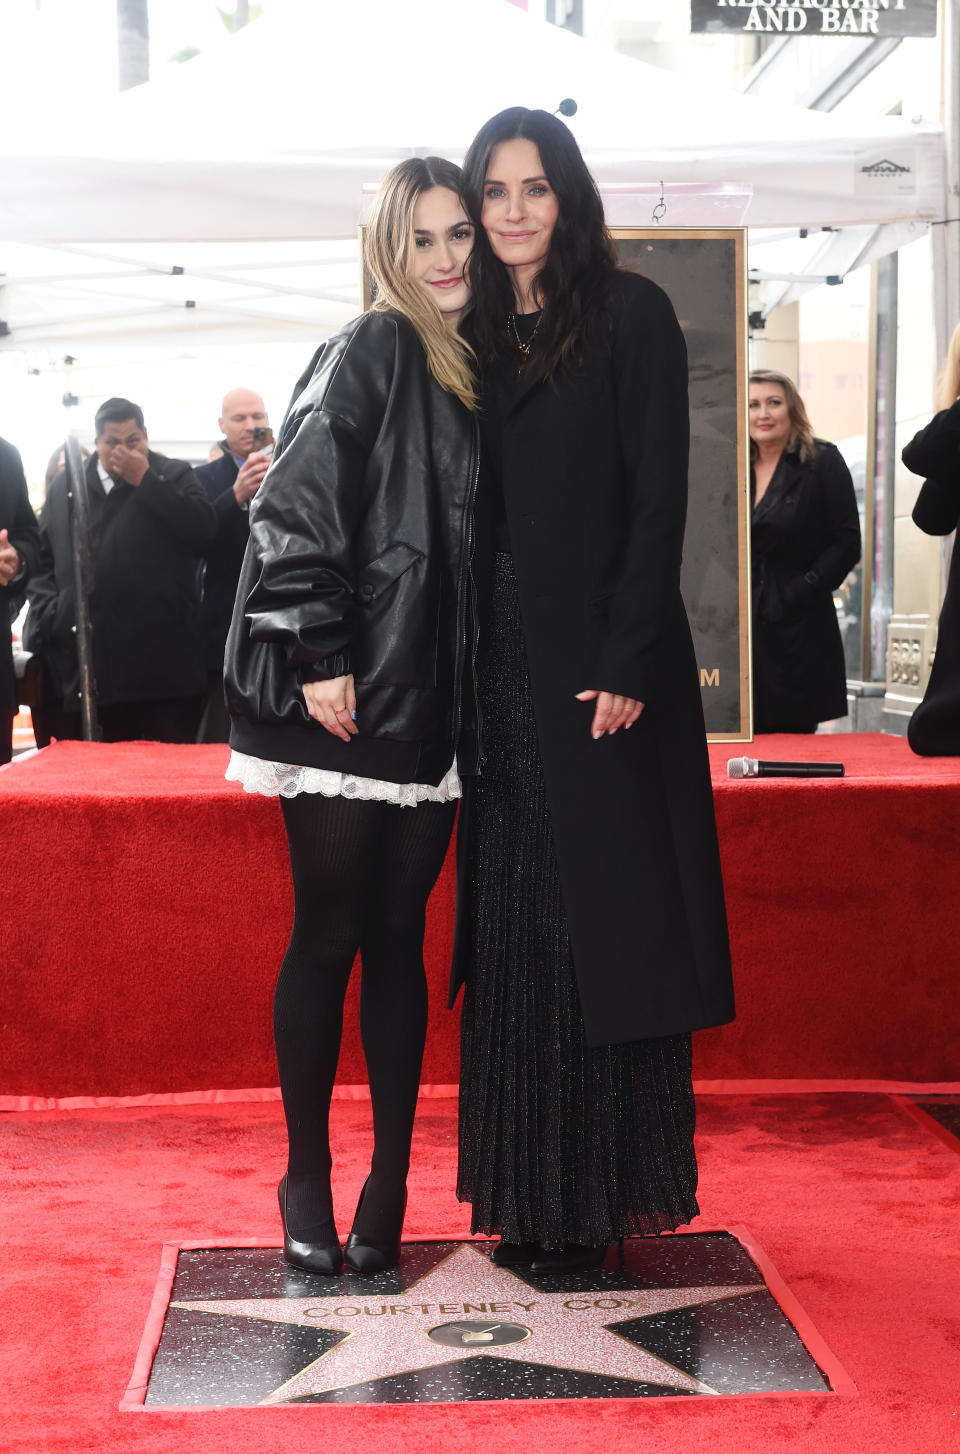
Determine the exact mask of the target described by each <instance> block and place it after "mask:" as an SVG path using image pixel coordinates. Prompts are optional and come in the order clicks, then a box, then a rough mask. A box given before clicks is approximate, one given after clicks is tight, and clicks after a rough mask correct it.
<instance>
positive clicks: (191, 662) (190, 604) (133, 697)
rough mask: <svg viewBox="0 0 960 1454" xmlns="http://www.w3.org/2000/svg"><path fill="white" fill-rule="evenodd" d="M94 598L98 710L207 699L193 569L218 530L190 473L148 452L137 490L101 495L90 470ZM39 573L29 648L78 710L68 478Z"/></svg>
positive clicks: (92, 467)
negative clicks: (121, 704)
mask: <svg viewBox="0 0 960 1454" xmlns="http://www.w3.org/2000/svg"><path fill="white" fill-rule="evenodd" d="M86 471H87V488H88V491H89V500H90V545H91V555H92V562H93V589H92V591H91V595H90V627H91V635H92V639H93V664H94V675H95V678H96V684H97V699H98V701H100V702H102V703H104V704H107V703H111V702H156V701H163V700H164V699H173V698H178V697H190V696H201V695H202V694H203V692H205V691H206V686H207V673H206V669H205V667H204V663H203V651H202V648H201V643H200V633H199V609H200V597H199V590H198V586H197V565H198V562H199V557H200V553H201V551H202V549H203V547H204V545H205V544H206V543H207V541H208V540H211V539H212V538H213V535H214V532H215V531H216V528H217V521H216V516H215V514H214V512H213V506H212V505H211V504H210V502H209V500H208V499H207V497H206V495H205V494H204V493H203V490H202V489H201V488H200V486H199V485H198V484H197V480H196V476H195V475H194V473H193V470H192V469H191V468H190V466H189V465H188V464H186V463H185V462H184V461H183V460H179V459H167V458H166V457H165V456H164V455H160V454H154V452H153V451H152V450H151V451H150V468H149V469H148V470H147V473H146V474H145V475H144V477H143V479H142V480H141V482H140V484H139V485H136V486H134V485H128V484H125V483H120V484H115V485H114V486H113V488H112V489H111V490H110V493H109V494H106V493H105V492H104V488H103V485H102V484H101V483H100V475H99V472H98V470H97V456H96V455H95V454H94V455H92V456H91V457H90V459H89V460H88V461H87V466H86ZM40 534H41V544H42V549H41V557H40V565H39V567H38V569H37V572H36V574H35V576H34V577H33V579H32V580H31V582H30V584H29V587H28V589H27V598H28V600H29V602H30V610H29V612H28V614H27V622H26V626H25V628H24V645H25V646H27V647H28V648H29V650H31V651H36V652H39V653H40V654H41V655H42V656H43V657H44V658H45V660H46V663H47V666H48V668H49V670H50V674H51V676H52V678H53V680H54V682H55V684H56V687H57V689H58V690H59V692H60V693H61V695H62V697H63V700H64V706H65V707H66V708H67V709H68V710H70V709H76V710H79V700H78V694H79V666H78V662H77V646H76V635H75V634H74V630H73V627H74V621H75V619H76V616H75V606H74V591H73V551H72V544H71V536H70V514H69V506H68V500H67V477H66V475H65V474H60V475H58V476H57V478H56V479H55V480H54V481H53V484H52V485H51V486H50V490H49V493H48V494H47V499H46V503H45V505H44V507H43V511H42V513H41V516H40Z"/></svg>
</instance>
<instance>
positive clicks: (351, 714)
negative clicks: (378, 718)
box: [350, 712, 357, 722]
mask: <svg viewBox="0 0 960 1454" xmlns="http://www.w3.org/2000/svg"><path fill="white" fill-rule="evenodd" d="M350 716H351V717H352V718H353V720H354V722H356V720H357V714H356V712H351V713H350Z"/></svg>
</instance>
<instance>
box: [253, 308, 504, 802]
mask: <svg viewBox="0 0 960 1454" xmlns="http://www.w3.org/2000/svg"><path fill="white" fill-rule="evenodd" d="M478 469H479V452H478V443H477V428H476V423H475V420H474V418H473V417H472V416H471V414H470V412H469V411H468V410H467V409H466V408H464V406H463V405H462V404H461V403H460V402H459V400H458V399H457V398H456V397H455V396H454V395H453V394H450V393H448V392H447V391H446V390H444V389H442V388H441V387H440V385H439V384H438V383H437V382H436V380H435V379H434V378H433V375H432V374H431V373H430V371H429V369H428V368H427V360H426V354H425V353H424V350H423V346H422V344H421V343H420V340H419V338H418V336H417V334H416V332H415V330H414V329H413V327H412V325H411V324H410V323H409V322H408V321H407V320H406V319H405V318H403V317H402V316H400V315H398V314H394V313H365V314H363V315H362V317H360V318H358V319H356V320H355V321H354V322H353V323H351V324H349V325H348V326H347V327H346V328H345V329H343V330H342V332H340V333H338V334H337V335H336V336H335V337H334V338H331V339H329V340H328V341H327V343H325V344H324V345H323V347H322V348H321V349H320V350H319V352H318V353H317V354H316V355H315V357H314V359H313V360H312V361H311V364H310V367H309V369H308V370H307V372H306V373H305V374H304V376H303V378H302V379H301V380H300V382H299V383H298V385H297V389H296V391H295V393H294V397H293V401H292V403H291V405H290V408H289V410H288V412H287V417H286V419H285V420H284V423H283V427H282V430H281V433H280V438H279V440H278V444H277V449H276V453H275V456H274V460H273V463H272V464H271V466H270V469H269V470H268V472H267V474H266V476H265V478H264V481H263V483H262V485H261V486H260V489H259V490H258V491H257V494H256V496H255V497H254V500H253V501H252V503H251V507H250V542H249V545H248V547H247V553H246V556H245V558H244V562H243V569H242V571H241V574H240V582H239V587H238V591H237V600H236V605H235V607H234V613H233V621H232V624H231V627H230V634H229V636H228V638H227V649H226V661H225V667H224V678H225V688H226V696H227V705H228V707H229V710H230V715H231V718H232V726H231V733H230V742H231V745H232V746H233V747H234V748H236V749H237V750H238V751H241V752H245V753H249V754H251V755H252V756H254V757H260V758H265V759H267V760H270V761H275V762H287V763H298V764H302V765H305V766H309V767H319V768H327V769H331V770H334V771H338V772H350V773H353V774H356V775H358V776H362V777H372V778H379V779H382V780H385V781H387V782H423V783H439V782H440V781H441V779H442V778H443V776H444V774H445V773H446V772H447V770H448V768H449V767H450V765H451V763H452V762H453V759H454V754H455V753H456V755H457V759H458V762H459V764H460V767H461V770H462V771H464V772H468V773H469V772H472V771H475V770H476V758H477V754H478V747H477V733H476V723H475V720H474V717H475V709H474V707H473V693H472V687H471V681H472V672H471V666H472V659H473V652H474V633H475V624H474V614H475V613H474V611H473V608H472V598H473V587H472V580H471V576H470V556H471V552H472V546H473V502H474V496H475V493H476V485H477V474H478ZM345 672H352V673H353V676H354V681H355V684H356V692H357V723H356V725H357V728H358V729H359V733H358V736H356V737H353V738H351V740H350V742H341V741H340V740H339V739H338V738H336V737H334V736H332V734H330V733H329V732H327V731H326V729H325V728H323V727H321V726H320V725H319V723H317V722H315V721H313V719H312V718H311V717H310V716H309V714H308V713H307V709H306V705H305V703H304V700H303V694H302V692H301V684H302V683H303V682H305V681H317V680H323V679H326V678H330V677H334V676H339V675H342V674H343V673H345Z"/></svg>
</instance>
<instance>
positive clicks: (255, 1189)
mask: <svg viewBox="0 0 960 1454" xmlns="http://www.w3.org/2000/svg"><path fill="white" fill-rule="evenodd" d="M369 1123H370V1107H369V1104H368V1103H364V1102H363V1101H337V1102H336V1103H335V1105H334V1115H333V1138H332V1139H333V1152H334V1164H335V1167H336V1181H335V1187H334V1201H335V1205H336V1210H337V1219H338V1225H339V1227H340V1229H341V1231H342V1232H343V1233H345V1232H346V1230H347V1228H348V1227H349V1224H350V1218H351V1216H352V1212H353V1206H354V1203H355V1200H356V1197H357V1194H358V1191H359V1188H360V1185H361V1183H362V1179H363V1177H364V1175H365V1172H366V1168H367V1164H368V1159H369V1152H370V1124H369ZM698 1151H699V1156H700V1163H701V1187H700V1203H701V1206H702V1208H703V1214H704V1215H703V1220H704V1222H705V1223H708V1224H709V1225H711V1226H730V1225H739V1224H742V1225H744V1226H745V1227H746V1228H747V1230H748V1232H749V1233H750V1234H751V1237H752V1238H753V1239H754V1240H755V1241H756V1242H757V1243H758V1244H759V1246H760V1247H762V1248H763V1249H764V1250H765V1251H766V1253H767V1254H768V1256H769V1257H770V1259H771V1260H772V1262H773V1265H774V1267H775V1268H776V1269H777V1271H778V1272H779V1273H780V1275H781V1276H782V1277H783V1279H784V1280H785V1282H786V1283H787V1286H788V1287H789V1289H790V1291H791V1292H792V1293H793V1295H794V1296H795V1297H796V1298H797V1299H798V1300H799V1302H800V1304H801V1305H802V1307H803V1309H804V1311H805V1313H806V1314H807V1316H808V1318H809V1319H810V1320H811V1321H812V1323H813V1325H814V1327H815V1328H816V1329H817V1330H818V1332H819V1334H820V1335H821V1337H822V1338H823V1339H824V1341H825V1342H826V1344H827V1346H828V1347H829V1348H830V1350H831V1351H832V1352H833V1354H834V1355H835V1356H836V1358H838V1359H839V1360H840V1363H841V1364H842V1365H843V1367H844V1369H845V1370H846V1372H847V1373H848V1374H849V1376H850V1378H851V1379H852V1380H853V1382H854V1384H855V1386H856V1388H857V1393H856V1394H855V1395H849V1396H840V1395H835V1394H824V1395H810V1394H805V1395H801V1396H799V1397H797V1396H790V1395H780V1396H764V1395H748V1396H745V1397H729V1398H724V1397H720V1398H710V1397H702V1398H679V1399H672V1398H665V1399H650V1400H646V1401H644V1400H639V1401H638V1400H633V1401H618V1400H613V1401H609V1402H607V1401H599V1400H592V1399H591V1400H585V1401H583V1402H578V1401H569V1402H563V1401H554V1402H551V1403H549V1404H544V1403H540V1404H537V1403H490V1404H459V1405H439V1404H432V1405H420V1406H416V1405H411V1406H392V1407H391V1406H383V1407H365V1406H358V1405H322V1406H312V1407H311V1406H309V1405H305V1406H302V1407H293V1408H250V1409H239V1410H238V1409H228V1410H223V1411H217V1412H213V1413H206V1412H192V1411H190V1410H185V1411H184V1412H182V1413H159V1412H153V1413H152V1412H149V1411H141V1412H136V1413H133V1412H125V1413H121V1412H119V1411H118V1408H117V1405H118V1403H119V1401H120V1399H121V1398H122V1396H123V1393H124V1390H125V1388H126V1387H127V1383H128V1380H129V1379H130V1376H131V1373H132V1371H133V1367H134V1362H135V1359H136V1355H137V1349H138V1347H139V1344H140V1339H141V1335H142V1332H143V1329H144V1326H145V1323H146V1319H147V1314H148V1310H149V1308H150V1303H151V1295H152V1292H153V1288H154V1284H155V1280H156V1277H157V1272H158V1268H159V1263H160V1248H161V1244H162V1243H163V1242H166V1241H176V1242H184V1241H207V1242H208V1243H209V1244H210V1245H217V1241H218V1239H226V1240H234V1239H238V1238H243V1237H262V1238H276V1236H277V1231H278V1228H277V1210H276V1192H275V1185H276V1181H277V1179H278V1177H279V1175H280V1172H281V1170H282V1162H283V1154H284V1135H283V1127H282V1120H281V1115H280V1108H279V1106H278V1105H277V1104H276V1103H275V1102H274V1103H260V1104H251V1105H237V1104H233V1105H221V1106H204V1107H170V1108H166V1109H159V1108H156V1107H148V1108H143V1109H139V1110H126V1111H86V1112H71V1113H60V1114H51V1113H43V1114H24V1115H8V1116H4V1117H2V1118H0V1230H2V1236H3V1248H4V1255H3V1259H2V1261H0V1310H2V1311H0V1316H2V1322H3V1338H2V1340H0V1386H2V1388H3V1390H4V1400H3V1419H2V1425H0V1448H2V1449H3V1450H4V1451H5V1454H7V1451H10V1454H37V1451H40V1450H42V1451H44V1454H290V1451H301V1450H302V1451H308V1454H312V1451H316V1450H322V1451H323V1454H357V1451H370V1454H388V1451H389V1454H393V1451H399V1450H403V1451H411V1454H451V1451H455V1454H459V1451H461V1450H470V1451H476V1454H528V1451H529V1450H530V1449H531V1448H542V1449H544V1450H551V1451H552V1450H568V1449H569V1450H573V1449H575V1450H577V1451H582V1454H637V1451H643V1454H648V1451H649V1454H797V1451H803V1454H948V1451H955V1450H956V1449H957V1448H958V1430H957V1422H958V1415H957V1394H956V1385H957V1337H956V1251H955V1247H956V1240H955V1233H956V1226H957V1218H958V1212H960V1155H958V1154H957V1150H956V1149H955V1148H954V1149H951V1148H950V1147H948V1146H946V1145H944V1144H943V1143H942V1142H941V1141H939V1140H938V1139H937V1138H936V1137H935V1136H933V1135H931V1134H929V1133H928V1132H927V1131H926V1130H925V1129H924V1128H923V1127H922V1126H921V1125H920V1124H918V1123H917V1122H916V1121H914V1120H912V1119H910V1118H909V1117H907V1116H906V1115H904V1114H903V1113H902V1111H901V1110H900V1109H899V1107H898V1106H897V1105H896V1104H895V1103H894V1102H893V1101H892V1100H891V1099H890V1098H888V1097H886V1096H881V1095H859V1096H858V1095H834V1096H824V1095H810V1096H782V1097H781V1096H730V1097H715V1096H709V1097H702V1098H701V1100H700V1106H699V1127H698ZM455 1160H456V1104H455V1102H454V1101H453V1100H452V1099H451V1100H448V1101H441V1100H439V1099H436V1100H432V1101H426V1102H424V1103H423V1105H422V1106H421V1114H420V1116H419V1117H418V1120H417V1127H416V1131H415V1136H414V1148H413V1163H412V1174H411V1181H410V1207H409V1213H408V1219H407V1228H406V1232H407V1235H408V1236H410V1237H420V1236H429V1235H432V1236H441V1237H455V1236H460V1235H463V1234H464V1233H465V1232H466V1230H467V1226H468V1217H467V1211H466V1208H464V1207H460V1206H458V1205H457V1203H456V1202H455V1200H454V1197H453V1190H452V1188H453V1184H454V1172H455ZM697 1228H698V1223H694V1224H693V1227H692V1228H691V1230H694V1231H695V1230H697Z"/></svg>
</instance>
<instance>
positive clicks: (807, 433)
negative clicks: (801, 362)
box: [750, 369, 817, 464]
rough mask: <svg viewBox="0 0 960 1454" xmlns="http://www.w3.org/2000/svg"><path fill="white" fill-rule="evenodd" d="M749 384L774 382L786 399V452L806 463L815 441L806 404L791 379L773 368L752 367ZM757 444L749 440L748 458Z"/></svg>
mask: <svg viewBox="0 0 960 1454" xmlns="http://www.w3.org/2000/svg"><path fill="white" fill-rule="evenodd" d="M750 382H751V384H776V386H777V388H778V389H780V391H781V392H782V394H783V397H784V398H785V399H786V401H787V413H788V414H789V415H790V438H789V439H788V440H787V449H786V452H787V454H796V455H798V456H799V458H800V460H801V462H802V463H803V464H806V462H807V460H810V459H813V457H814V455H815V454H816V452H817V446H816V442H815V440H814V436H813V426H812V425H811V423H810V420H809V418H808V416H807V406H806V405H805V404H804V402H803V400H802V398H801V397H800V390H799V389H798V388H797V386H796V384H795V383H794V382H793V380H792V379H788V378H787V375H786V374H778V373H777V372H776V370H775V369H753V370H751V373H750ZM756 454H757V446H756V445H755V444H754V442H753V440H752V439H751V441H750V458H751V459H755V458H756Z"/></svg>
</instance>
